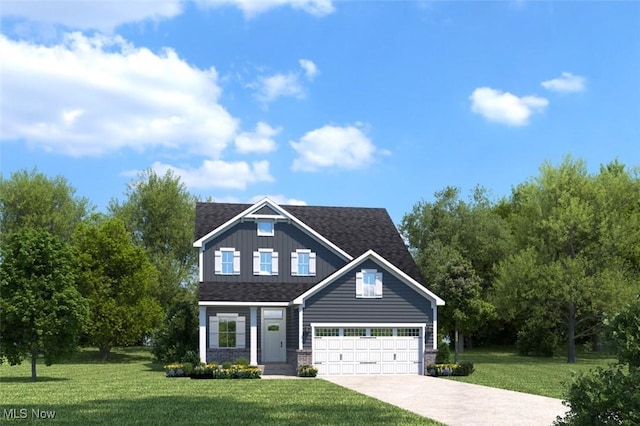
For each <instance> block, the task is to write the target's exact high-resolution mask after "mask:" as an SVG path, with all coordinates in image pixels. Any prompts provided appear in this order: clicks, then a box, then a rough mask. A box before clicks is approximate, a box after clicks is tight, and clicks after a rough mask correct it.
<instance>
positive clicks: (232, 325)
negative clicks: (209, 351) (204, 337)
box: [209, 314, 246, 348]
mask: <svg viewBox="0 0 640 426" xmlns="http://www.w3.org/2000/svg"><path fill="white" fill-rule="evenodd" d="M245 325H246V322H245V318H244V317H242V316H239V315H238V314H218V315H217V316H213V317H209V347H210V348H244V347H245V340H246V339H245Z"/></svg>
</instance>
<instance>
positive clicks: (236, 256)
mask: <svg viewBox="0 0 640 426" xmlns="http://www.w3.org/2000/svg"><path fill="white" fill-rule="evenodd" d="M223 252H227V253H229V252H233V272H231V273H230V274H229V273H224V272H222V253H223ZM213 264H214V273H215V274H216V275H240V252H239V251H237V250H236V249H235V248H233V247H220V248H219V249H218V250H216V251H215V253H214V261H213Z"/></svg>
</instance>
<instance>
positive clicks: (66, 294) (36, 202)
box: [0, 170, 197, 381]
mask: <svg viewBox="0 0 640 426" xmlns="http://www.w3.org/2000/svg"><path fill="white" fill-rule="evenodd" d="M125 196H126V198H125V200H124V201H119V200H112V201H111V202H110V203H109V205H108V208H107V212H106V213H98V212H96V209H95V207H94V206H92V205H91V203H90V201H89V200H87V199H86V198H84V197H78V196H76V191H75V188H73V187H72V186H71V185H69V183H68V182H67V181H66V179H64V178H63V177H61V176H58V177H55V178H48V177H47V176H45V175H44V174H42V173H40V172H38V171H37V170H32V171H30V172H28V171H24V170H23V171H18V172H16V173H13V174H12V175H11V176H10V178H8V179H1V180H0V235H1V236H2V240H1V242H0V256H1V260H2V263H1V264H0V362H2V361H4V360H6V361H8V362H9V363H10V364H12V365H15V364H19V363H21V362H22V361H23V360H24V359H27V358H30V360H31V367H32V380H33V381H35V380H36V377H37V376H36V360H37V358H38V357H39V356H42V357H43V358H44V361H45V363H46V364H47V365H50V364H51V363H53V362H56V361H58V360H60V359H62V358H65V357H68V356H69V355H70V354H72V353H73V352H74V351H75V350H76V348H77V347H78V345H79V344H80V345H91V346H95V347H97V348H98V349H99V350H100V353H101V355H102V358H103V360H107V359H108V357H109V352H110V350H111V348H112V347H115V346H127V345H134V344H140V343H144V341H145V339H149V338H151V339H152V341H153V343H154V351H155V352H156V354H157V357H158V359H161V358H164V357H166V356H174V355H176V354H175V351H176V348H178V349H177V351H178V352H181V353H182V354H183V353H184V352H185V351H186V350H188V349H186V348H189V349H191V348H195V347H196V346H197V313H196V310H197V309H196V305H197V304H196V284H197V279H196V277H197V270H196V268H197V265H196V259H197V254H196V253H195V252H194V250H193V248H192V240H193V232H194V221H195V203H196V197H194V196H193V195H192V194H190V193H189V192H188V191H187V189H186V187H185V186H184V185H183V184H182V183H181V182H180V179H179V178H178V177H176V176H174V175H173V174H172V173H171V172H167V173H166V174H165V175H164V176H158V175H157V174H156V173H155V172H153V171H150V170H149V171H145V172H142V173H140V174H139V175H138V176H137V178H136V179H134V180H133V181H131V182H130V183H129V184H128V185H127V187H126V191H125ZM194 318H195V324H194ZM180 322H181V324H180ZM167 324H171V325H172V326H173V328H174V330H172V331H169V332H168V331H167ZM176 327H178V328H179V327H182V329H181V330H177V331H176V330H175V328H176ZM171 333H173V334H171ZM174 339H175V340H174ZM181 353H178V354H177V355H178V356H180V355H181Z"/></svg>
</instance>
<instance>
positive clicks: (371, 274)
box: [356, 269, 382, 298]
mask: <svg viewBox="0 0 640 426" xmlns="http://www.w3.org/2000/svg"><path fill="white" fill-rule="evenodd" d="M356 297H359V298H360V297H361V298H381V297H382V272H378V271H377V270H376V269H363V270H362V271H360V272H358V273H356Z"/></svg>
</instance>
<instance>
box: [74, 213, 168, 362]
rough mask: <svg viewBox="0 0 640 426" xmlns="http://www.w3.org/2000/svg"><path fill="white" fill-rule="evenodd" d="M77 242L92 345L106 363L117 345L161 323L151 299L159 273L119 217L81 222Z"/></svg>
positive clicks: (89, 336)
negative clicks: (87, 304)
mask: <svg viewBox="0 0 640 426" xmlns="http://www.w3.org/2000/svg"><path fill="white" fill-rule="evenodd" d="M73 240H74V245H75V249H76V252H77V257H78V259H79V265H80V266H79V289H80V292H81V293H82V295H83V296H84V297H86V298H87V299H88V301H89V305H90V323H89V326H88V330H87V334H88V338H89V342H90V343H91V344H94V345H96V346H97V347H98V348H99V349H100V354H101V355H102V359H103V360H105V361H106V360H107V359H108V357H109V352H110V350H111V348H112V347H113V346H126V345H131V344H135V343H136V342H139V341H140V340H141V339H142V338H143V337H145V336H149V335H150V333H151V331H152V330H153V328H154V327H156V326H157V325H158V324H159V322H160V319H161V317H162V310H161V308H160V306H159V305H158V303H157V302H156V300H155V299H154V298H153V297H152V296H151V294H152V290H153V287H154V286H155V285H156V284H157V271H156V269H155V268H154V266H153V265H152V264H151V262H150V261H149V259H148V258H147V255H146V253H145V252H144V250H143V249H141V248H140V247H137V246H136V245H135V244H134V243H133V242H132V241H131V236H130V234H129V233H128V232H127V230H126V229H125V227H124V224H123V223H122V221H120V220H119V219H116V218H103V219H102V220H97V219H96V220H93V221H92V222H91V223H89V222H87V223H83V224H80V225H79V226H78V229H77V230H76V232H75V233H74V236H73Z"/></svg>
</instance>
